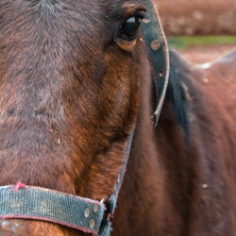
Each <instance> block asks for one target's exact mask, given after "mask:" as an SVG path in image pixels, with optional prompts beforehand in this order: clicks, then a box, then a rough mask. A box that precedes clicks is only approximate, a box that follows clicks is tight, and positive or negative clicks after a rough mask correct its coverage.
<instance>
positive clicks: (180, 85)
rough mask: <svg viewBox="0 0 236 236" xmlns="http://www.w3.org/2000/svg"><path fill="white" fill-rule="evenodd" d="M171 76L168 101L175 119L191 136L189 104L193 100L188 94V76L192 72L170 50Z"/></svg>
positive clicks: (183, 61) (173, 51) (180, 58)
mask: <svg viewBox="0 0 236 236" xmlns="http://www.w3.org/2000/svg"><path fill="white" fill-rule="evenodd" d="M169 56H170V76H169V85H168V88H167V94H166V100H167V101H169V102H170V103H171V105H172V108H173V113H174V118H175V120H176V122H177V123H178V125H179V126H180V128H181V129H182V130H183V131H184V133H185V135H186V137H188V136H189V119H188V102H189V100H190V99H191V98H190V96H189V94H188V87H187V86H186V84H189V80H187V76H186V75H187V74H188V73H189V71H190V64H188V63H187V62H186V61H185V60H184V59H183V58H182V57H181V55H180V54H179V53H178V52H177V51H176V50H169Z"/></svg>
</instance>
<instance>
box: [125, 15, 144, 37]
mask: <svg viewBox="0 0 236 236" xmlns="http://www.w3.org/2000/svg"><path fill="white" fill-rule="evenodd" d="M141 21H142V19H141V18H140V17H135V16H134V17H131V18H129V19H128V20H127V21H126V22H125V23H124V24H123V25H122V30H121V32H122V33H123V34H126V35H127V36H128V37H130V38H135V37H137V36H138V32H139V25H140V23H141Z"/></svg>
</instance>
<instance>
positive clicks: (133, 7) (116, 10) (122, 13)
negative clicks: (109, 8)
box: [110, 1, 147, 19]
mask: <svg viewBox="0 0 236 236" xmlns="http://www.w3.org/2000/svg"><path fill="white" fill-rule="evenodd" d="M146 11H147V8H146V6H145V5H144V4H143V3H142V1H138V2H137V1H136V2H132V1H131V2H128V3H127V2H125V3H118V4H117V5H115V6H113V12H112V13H111V14H110V17H112V18H116V19H128V18H129V17H131V16H133V15H135V13H137V12H142V13H143V17H144V18H145V13H146Z"/></svg>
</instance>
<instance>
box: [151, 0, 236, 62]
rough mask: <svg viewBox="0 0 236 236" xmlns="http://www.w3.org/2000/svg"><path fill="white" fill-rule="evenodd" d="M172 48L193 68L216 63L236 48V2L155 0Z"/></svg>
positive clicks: (222, 0)
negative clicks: (197, 65) (193, 66)
mask: <svg viewBox="0 0 236 236" xmlns="http://www.w3.org/2000/svg"><path fill="white" fill-rule="evenodd" d="M153 1H154V3H155V4H156V5H157V8H158V11H159V14H160V17H161V21H162V25H163V28H164V31H165V34H166V36H167V39H168V43H169V47H172V48H173V47H174V48H176V49H177V50H178V51H179V52H180V53H181V54H182V55H183V56H184V57H185V58H186V59H187V60H189V61H191V62H192V63H193V64H202V63H206V62H210V61H214V60H217V59H218V58H220V57H221V56H223V55H224V54H226V53H228V52H229V51H231V50H232V49H233V48H234V47H236V0H191V1H190V0H153Z"/></svg>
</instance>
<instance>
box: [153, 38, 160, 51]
mask: <svg viewBox="0 0 236 236" xmlns="http://www.w3.org/2000/svg"><path fill="white" fill-rule="evenodd" d="M160 46H161V44H160V43H159V42H158V40H157V39H156V40H154V41H152V43H151V48H152V50H154V51H157V49H158V48H159V47H160Z"/></svg>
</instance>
